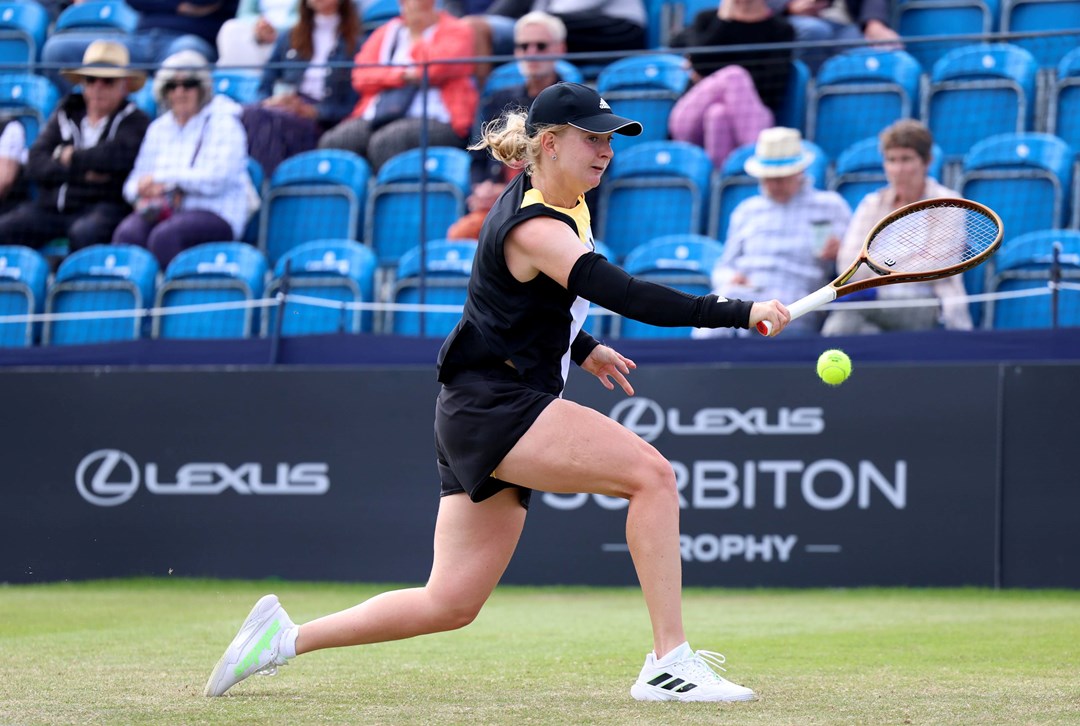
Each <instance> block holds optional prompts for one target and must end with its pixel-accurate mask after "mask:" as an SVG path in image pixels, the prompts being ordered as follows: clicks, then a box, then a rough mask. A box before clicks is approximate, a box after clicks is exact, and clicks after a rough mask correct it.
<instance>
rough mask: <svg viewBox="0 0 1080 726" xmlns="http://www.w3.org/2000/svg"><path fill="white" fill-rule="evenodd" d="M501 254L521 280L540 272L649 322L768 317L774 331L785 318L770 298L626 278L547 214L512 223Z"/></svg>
mask: <svg viewBox="0 0 1080 726" xmlns="http://www.w3.org/2000/svg"><path fill="white" fill-rule="evenodd" d="M504 254H505V256H506V262H507V266H508V268H509V269H510V272H511V274H513V275H514V277H515V279H517V280H520V281H521V282H528V281H529V280H531V279H533V278H535V277H536V275H538V274H540V273H543V274H545V275H547V276H548V277H550V278H551V279H553V280H555V281H556V282H558V283H559V284H560V285H562V286H563V287H565V288H566V289H567V290H569V291H570V292H572V293H574V294H575V295H579V296H581V297H583V298H585V299H586V300H589V301H591V302H594V303H596V304H597V305H600V306H602V307H605V308H607V309H608V310H610V311H612V312H613V313H617V314H619V315H623V316H625V317H628V318H632V319H634V320H639V321H641V322H643V323H647V324H649V325H657V326H661V327H681V326H693V327H698V328H721V327H738V328H748V327H750V326H751V325H756V324H757V322H760V321H765V320H768V321H769V322H771V323H772V324H773V325H774V326H778V327H776V332H779V330H780V329H782V328H783V326H784V325H786V324H787V321H788V316H787V310H786V309H785V308H784V306H783V305H781V304H780V303H779V302H777V301H775V300H772V301H769V302H765V303H750V302H745V301H742V300H726V299H724V298H719V297H717V296H716V295H711V294H710V295H702V296H695V295H688V294H687V293H684V292H681V291H679V290H675V289H673V288H670V287H667V286H665V285H657V284H655V283H652V282H648V281H645V280H640V279H638V278H635V277H632V276H631V275H628V274H627V273H626V271H624V270H623V269H622V268H620V267H617V266H615V265H613V264H611V263H610V262H608V261H607V260H606V259H604V258H603V257H602V256H601V255H597V254H596V253H594V252H589V251H588V250H586V249H585V248H584V247H583V246H582V244H581V242H580V241H579V240H578V238H577V236H576V235H575V234H574V232H573V230H571V229H570V228H569V227H568V226H567V225H566V224H565V223H563V222H561V221H559V220H556V219H552V218H546V217H536V218H533V219H530V220H527V221H525V222H522V223H521V224H519V225H517V226H516V227H515V228H514V229H513V230H511V233H510V234H509V235H507V237H506V243H505V249H504Z"/></svg>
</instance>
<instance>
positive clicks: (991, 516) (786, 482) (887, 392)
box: [0, 363, 1080, 587]
mask: <svg viewBox="0 0 1080 726" xmlns="http://www.w3.org/2000/svg"><path fill="white" fill-rule="evenodd" d="M1077 373H1078V370H1077V367H1076V366H1069V365H1060V366H1039V365H1035V364H1033V365H1031V366H1023V367H1013V366H1002V365H996V364H984V365H928V364H924V365H916V366H902V365H895V364H886V363H880V364H865V365H859V364H858V363H857V369H856V372H855V375H853V376H852V378H851V380H849V381H848V382H847V383H845V384H844V385H843V386H840V387H838V388H829V387H826V386H824V385H823V384H821V383H820V382H819V381H818V380H817V379H816V378H815V377H814V374H813V371H812V369H811V368H809V367H808V366H804V365H696V366H664V365H651V366H643V367H642V368H641V369H640V370H638V371H637V372H635V374H634V383H635V386H636V388H637V391H638V395H637V396H635V397H633V398H627V397H625V396H623V395H622V394H621V393H618V392H608V391H606V390H605V389H603V388H602V387H600V385H599V384H598V383H597V382H596V381H595V380H593V379H592V378H591V377H589V376H586V375H583V374H581V373H576V374H575V375H574V376H573V377H572V379H571V384H570V386H569V387H568V391H567V397H568V398H571V399H573V400H576V401H579V402H581V403H584V404H585V405H588V406H591V407H594V408H596V409H597V410H599V411H601V412H603V413H605V414H607V415H610V416H612V417H613V418H615V419H616V420H618V421H620V422H621V423H623V424H624V425H626V426H628V427H629V428H631V430H633V431H635V432H636V433H638V434H639V435H641V436H643V437H644V438H646V439H648V440H650V441H651V442H652V443H653V444H654V445H656V446H657V447H658V448H659V449H660V450H661V451H662V452H663V453H664V454H665V455H666V456H667V457H668V458H669V459H670V460H671V461H672V462H673V466H674V467H675V471H676V475H677V479H678V482H679V491H680V496H681V500H682V504H683V509H682V521H681V530H682V549H683V557H684V569H685V582H686V584H688V585H703V586H714V585H722V586H861V585H911V586H956V585H983V586H990V585H997V584H1004V585H1022V586H1033V587H1037V586H1047V585H1056V586H1066V587H1076V586H1080V567H1077V558H1078V553H1077V550H1078V549H1080V548H1078V547H1077V543H1078V540H1077V539H1076V537H1077V535H1076V528H1075V527H1072V528H1069V527H1067V526H1065V525H1066V523H1065V522H1064V521H1063V519H1062V518H1068V517H1070V516H1071V515H1072V514H1073V513H1075V512H1076V511H1080V487H1078V486H1077V485H1076V481H1075V480H1076V476H1075V474H1072V471H1073V470H1074V469H1075V467H1072V466H1071V465H1069V464H1068V462H1069V461H1070V453H1071V450H1072V449H1071V448H1070V446H1071V444H1070V442H1071V440H1072V439H1071V438H1070V437H1073V436H1074V433H1073V429H1075V425H1074V422H1075V420H1076V415H1075V411H1076V410H1077V406H1078V405H1080V400H1078V399H1080V394H1078V393H1077V391H1078V387H1077V386H1076V385H1075V384H1074V383H1073V381H1076V380H1078V378H1077ZM0 375H2V376H3V384H4V390H5V401H6V403H7V407H6V410H7V412H8V413H9V416H8V417H7V421H6V425H5V427H4V428H5V430H4V435H3V436H2V437H0V457H2V462H3V464H2V467H0V497H2V499H0V501H2V502H3V511H4V519H5V526H4V527H2V528H0V548H2V551H3V552H4V557H3V558H2V560H0V562H2V566H0V581H6V582H35V581H55V580H62V579H87V578H96V577H120V576H129V575H165V574H168V573H170V572H171V573H172V574H175V575H182V576H212V577H238V578H240V577H242V578H261V577H282V578H288V579H306V580H320V579H326V580H344V581H393V582H422V581H423V580H424V579H426V577H427V573H428V568H429V567H430V562H431V536H432V529H433V525H434V521H435V515H436V512H437V508H438V484H437V481H436V474H435V465H434V458H433V453H432V420H433V408H434V398H435V395H436V393H437V385H436V383H435V381H434V375H433V371H432V370H431V368H430V367H405V368H400V369H395V370H391V369H370V368H351V369H331V368H321V369H310V368H309V369H304V368H280V369H248V370H240V369H234V370H227V369H217V370H207V369H184V370H159V369H142V370H138V369H120V370H109V369H97V370H71V369H65V370H54V371H40V370H35V371H26V370H24V371H11V370H9V371H4V372H3V373H2V374H0ZM1013 391H1015V394H1014V393H1013ZM1063 391H1064V393H1063ZM1058 402H1061V403H1063V404H1065V405H1063V406H1062V405H1057V403H1058ZM1057 472H1061V473H1062V475H1061V476H1056V473H1057ZM625 507H626V504H625V502H623V501H620V500H612V499H607V498H603V497H595V496H586V495H581V496H559V497H556V496H545V495H539V494H538V495H536V496H534V498H533V506H532V509H531V511H530V515H529V521H528V522H527V523H526V528H525V534H524V536H523V538H522V542H521V545H520V546H519V549H518V552H517V555H516V556H515V559H514V561H513V562H512V564H511V566H510V568H509V570H508V571H507V574H506V578H505V581H506V582H512V583H535V584H546V583H566V584H576V583H588V584H613V585H627V584H633V583H635V582H636V580H635V577H634V572H633V567H632V564H631V561H630V557H629V554H628V552H627V549H626V545H625V534H624V524H625ZM1047 508H1049V511H1047Z"/></svg>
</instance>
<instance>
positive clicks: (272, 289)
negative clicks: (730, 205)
mask: <svg viewBox="0 0 1080 726" xmlns="http://www.w3.org/2000/svg"><path fill="white" fill-rule="evenodd" d="M475 249H476V245H475V242H474V241H465V240H433V241H432V242H430V243H428V244H427V245H426V246H425V247H424V248H423V249H421V248H416V249H414V250H411V251H410V252H409V254H407V255H406V256H404V257H403V258H402V260H401V264H400V266H399V269H398V272H397V279H396V281H395V283H394V285H393V287H392V288H391V289H390V290H389V291H388V293H387V294H386V295H385V297H384V298H381V296H380V295H379V293H378V292H377V290H376V283H375V279H376V275H375V268H376V264H375V259H374V256H373V254H372V253H371V251H370V250H369V249H368V248H366V247H364V246H363V245H361V244H359V243H357V242H355V241H352V240H318V241H314V242H310V243H307V244H305V245H303V246H301V247H299V248H297V249H296V250H293V251H292V252H290V253H289V254H288V255H287V256H285V257H284V258H282V260H280V261H279V263H278V264H277V265H275V266H274V267H273V269H272V270H270V268H269V267H268V265H267V263H266V259H265V257H264V256H263V255H262V254H261V253H259V252H258V251H257V250H255V249H254V248H252V247H250V246H249V245H245V244H243V243H236V242H223V243H208V244H205V245H200V246H198V247H195V248H192V249H189V250H186V251H185V252H183V253H182V254H181V255H179V256H177V257H176V258H175V259H174V260H173V261H172V263H170V265H169V266H168V268H167V269H166V270H165V271H164V273H163V274H161V275H159V270H158V267H157V263H156V262H155V260H154V258H153V256H152V255H150V254H149V253H147V252H146V251H145V250H142V249H141V248H137V247H126V246H100V247H91V248H88V249H86V250H82V251H80V252H77V253H75V254H73V255H72V256H71V257H69V258H68V259H67V260H65V262H64V263H63V264H62V265H61V266H60V268H59V269H58V270H57V273H56V275H55V277H54V279H52V280H51V281H50V280H49V279H48V271H47V270H48V268H47V265H46V264H45V261H44V259H43V258H42V257H41V256H40V255H39V254H37V253H36V252H34V251H33V250H30V249H28V248H23V247H0V316H25V315H28V314H30V313H32V312H37V313H40V312H44V313H46V316H45V319H44V323H43V324H41V325H36V324H34V323H33V322H32V321H30V320H28V319H14V320H13V319H9V318H4V320H3V322H0V345H5V346H26V345H32V344H33V343H34V341H35V339H37V338H38V337H40V340H41V342H42V344H46V345H63V344H88V343H100V342H109V341H116V340H132V339H135V338H138V337H140V336H141V335H142V334H143V332H146V333H148V334H149V335H150V336H151V337H154V338H197V339H215V338H244V337H250V336H252V335H263V336H266V335H271V334H273V335H278V334H280V335H286V336H292V335H310V334H326V333H336V332H349V333H360V332H372V331H379V332H388V333H394V334H399V335H426V336H435V337H441V336H445V335H446V334H447V333H448V332H449V331H450V329H451V328H452V327H453V325H454V324H455V323H456V322H457V320H458V317H459V313H458V312H457V310H456V308H457V307H458V306H460V305H461V304H463V302H464V300H465V290H466V286H467V284H468V279H469V276H470V274H471V271H472V263H473V257H474V253H475ZM604 251H605V250H603V249H602V247H601V252H604ZM722 251H723V247H722V245H721V244H720V243H719V242H717V241H716V240H713V239H710V238H708V237H705V236H702V235H669V236H666V237H661V238H658V239H655V240H652V241H650V242H648V243H646V244H644V245H642V246H641V247H639V248H638V249H636V250H634V251H633V252H632V253H631V254H630V255H628V256H627V258H626V261H625V263H624V267H625V269H626V270H627V271H628V272H629V273H631V274H633V275H636V276H639V277H642V278H645V279H649V280H652V281H655V282H660V283H663V284H667V285H671V286H673V287H677V288H679V289H681V290H684V291H686V292H688V293H691V294H704V293H707V292H709V291H710V288H711V281H710V276H711V272H712V269H713V267H714V265H715V263H716V261H717V259H719V257H720V255H721V253H722ZM994 262H995V264H994V268H993V270H994V271H993V274H992V275H991V277H990V282H989V285H988V291H989V292H994V293H1008V295H1005V296H1002V297H1001V298H997V299H991V300H990V301H989V302H988V303H987V308H986V313H985V315H980V316H979V317H981V318H982V319H983V321H984V323H983V324H984V325H985V326H986V327H988V328H997V329H1005V328H1040V327H1048V326H1049V325H1050V324H1051V321H1052V320H1054V319H1055V318H1056V320H1057V323H1058V324H1059V325H1063V326H1077V325H1080V231H1077V230H1040V231H1037V232H1032V233H1028V234H1025V235H1022V236H1020V237H1018V238H1015V239H1013V240H1011V241H1009V242H1007V243H1005V244H1004V245H1003V246H1002V248H1001V250H1000V251H999V252H998V254H997V255H996V258H995V260H994ZM159 278H160V279H159ZM1051 280H1055V281H1059V282H1060V281H1065V282H1071V283H1073V284H1072V286H1071V287H1068V286H1067V287H1064V288H1062V289H1061V292H1060V293H1059V296H1058V297H1057V298H1054V297H1051V296H1049V295H1046V294H1044V295H1031V296H1027V297H1025V296H1014V295H1016V294H1017V293H1023V292H1024V291H1032V290H1036V289H1039V290H1043V291H1045V290H1047V289H1048V286H1049V283H1050V281H1051ZM282 295H284V298H282ZM283 300H284V302H283ZM375 302H388V303H393V306H390V308H389V309H388V311H387V313H386V314H385V315H384V316H382V317H381V318H380V317H379V315H378V314H377V313H376V312H375V309H374V308H375V306H373V305H371V303H375ZM364 304H367V305H366V306H365V305H364ZM1053 304H1057V305H1058V306H1059V311H1058V314H1057V315H1055V314H1054V312H1053V311H1052V309H1051V305H1053ZM421 305H435V306H448V308H442V309H438V310H433V311H422V310H421V308H420V307H419V306H421ZM151 306H152V307H153V308H155V309H156V310H155V313H156V314H155V315H154V316H153V317H152V318H151V319H150V320H151V321H150V323H149V325H147V324H146V323H145V321H144V318H143V315H144V313H145V311H146V309H147V308H149V307H151ZM101 312H105V313H106V316H105V317H98V316H95V314H96V313H101ZM110 315H112V316H115V317H109V316H110ZM65 316H66V317H65ZM591 326H592V327H591V331H592V332H593V333H594V334H596V335H598V336H608V337H616V338H643V337H650V338H656V337H686V336H687V335H689V332H690V329H689V328H667V329H665V328H654V327H652V326H647V325H644V324H641V323H638V322H636V321H632V320H627V319H622V318H618V317H615V318H612V317H610V316H594V318H593V319H592V322H591Z"/></svg>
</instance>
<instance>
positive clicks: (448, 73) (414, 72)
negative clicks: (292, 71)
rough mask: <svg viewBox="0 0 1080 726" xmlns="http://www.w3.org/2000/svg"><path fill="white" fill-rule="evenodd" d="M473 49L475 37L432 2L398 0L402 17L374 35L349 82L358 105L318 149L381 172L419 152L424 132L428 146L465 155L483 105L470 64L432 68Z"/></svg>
mask: <svg viewBox="0 0 1080 726" xmlns="http://www.w3.org/2000/svg"><path fill="white" fill-rule="evenodd" d="M472 49H473V37H472V29H471V28H470V27H469V26H468V25H467V24H466V23H464V22H463V21H461V20H459V19H457V18H455V17H454V16H452V15H450V14H449V13H446V12H444V11H440V10H437V9H436V8H435V0H401V15H400V16H399V17H397V18H393V19H392V20H389V21H387V22H386V23H385V24H383V25H382V26H380V27H379V28H377V29H376V30H375V32H374V33H372V34H371V37H369V38H368V39H367V41H365V42H364V44H363V45H362V46H361V47H360V52H359V53H358V54H357V55H356V59H355V60H356V64H357V67H356V68H354V69H353V72H352V82H353V88H355V89H356V91H357V92H358V93H359V94H360V102H359V103H358V104H357V105H356V108H355V109H354V110H353V113H352V115H351V116H350V117H349V118H348V119H346V120H345V121H342V122H341V123H340V124H338V125H337V126H335V127H334V128H332V129H330V130H329V131H327V132H326V133H325V134H323V136H322V138H321V139H320V141H319V146H320V147H321V148H333V149H347V150H349V151H353V152H355V153H357V154H360V155H361V156H365V157H367V160H368V161H369V162H370V163H371V166H372V168H373V169H374V170H376V171H377V170H378V169H379V167H380V166H382V165H383V164H384V163H385V162H386V161H387V160H388V159H390V158H391V157H392V156H394V155H396V154H399V153H401V152H403V151H406V150H408V149H413V148H416V147H418V146H420V137H421V132H422V130H423V128H424V127H425V126H426V127H427V135H428V145H429V146H455V147H458V148H462V149H463V148H465V145H466V143H467V142H468V138H469V132H470V131H471V130H472V124H473V121H474V119H475V115H476V105H477V102H478V98H479V94H478V92H477V90H476V84H475V82H474V80H473V64H472V63H471V62H455V63H431V61H435V60H439V59H456V60H459V61H463V60H465V59H469V58H471V57H472ZM425 64H429V65H425ZM425 68H426V70H427V85H428V90H427V93H426V104H427V109H426V112H427V113H426V115H425V113H424V111H425V109H424V102H425V97H424V94H423V92H422V88H421V86H422V83H421V82H422V79H423V74H424V72H425Z"/></svg>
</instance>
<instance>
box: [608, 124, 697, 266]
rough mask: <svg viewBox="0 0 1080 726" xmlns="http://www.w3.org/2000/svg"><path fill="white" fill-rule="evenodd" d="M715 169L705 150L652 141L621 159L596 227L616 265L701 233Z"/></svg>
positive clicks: (617, 160) (611, 171)
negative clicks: (634, 253) (646, 248)
mask: <svg viewBox="0 0 1080 726" xmlns="http://www.w3.org/2000/svg"><path fill="white" fill-rule="evenodd" d="M712 168H713V167H712V161H711V160H710V159H709V157H708V155H707V154H706V153H705V150H704V149H702V148H701V147H700V146H695V145H693V144H688V143H686V142H683V141H648V142H646V143H644V144H640V145H638V146H634V147H632V148H630V149H628V150H627V151H624V152H622V153H621V154H618V155H616V157H615V159H614V161H613V162H612V164H611V166H610V167H609V168H608V171H607V173H606V174H605V175H604V181H603V183H602V184H601V185H600V199H599V202H598V205H599V209H598V210H597V215H596V217H597V219H598V224H596V225H595V227H594V231H595V233H596V237H597V239H602V240H603V241H604V243H605V244H606V245H607V246H608V248H609V249H611V251H612V253H613V254H614V255H615V256H616V258H617V259H616V260H613V261H618V260H621V259H622V258H623V257H624V256H626V255H627V254H628V253H629V252H630V250H632V249H634V248H635V247H637V246H638V245H641V244H644V243H645V242H648V241H649V240H651V239H653V238H655V237H659V236H661V235H665V234H678V233H683V232H691V233H700V232H702V231H703V230H704V229H705V223H706V221H707V220H708V202H709V179H710V177H711V175H712Z"/></svg>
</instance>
